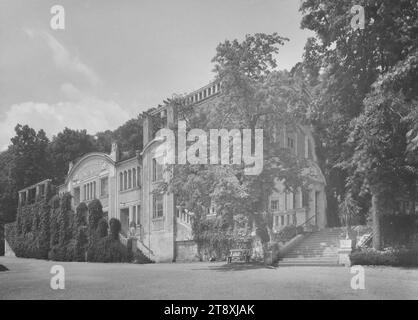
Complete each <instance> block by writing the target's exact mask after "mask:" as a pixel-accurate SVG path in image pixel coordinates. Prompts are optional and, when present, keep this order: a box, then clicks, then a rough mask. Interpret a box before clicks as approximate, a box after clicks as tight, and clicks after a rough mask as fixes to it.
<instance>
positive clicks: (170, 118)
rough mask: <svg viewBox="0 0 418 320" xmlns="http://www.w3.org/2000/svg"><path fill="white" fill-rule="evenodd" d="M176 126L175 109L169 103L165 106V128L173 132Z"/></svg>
mask: <svg viewBox="0 0 418 320" xmlns="http://www.w3.org/2000/svg"><path fill="white" fill-rule="evenodd" d="M176 124H177V108H176V107H175V106H174V105H173V104H172V103H170V104H169V105H168V106H167V128H169V129H171V130H173V129H174V128H175V127H176Z"/></svg>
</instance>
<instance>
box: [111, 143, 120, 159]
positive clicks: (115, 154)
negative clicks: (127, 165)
mask: <svg viewBox="0 0 418 320" xmlns="http://www.w3.org/2000/svg"><path fill="white" fill-rule="evenodd" d="M110 158H111V159H112V160H113V161H115V162H118V161H119V148H118V144H117V143H116V142H112V151H110Z"/></svg>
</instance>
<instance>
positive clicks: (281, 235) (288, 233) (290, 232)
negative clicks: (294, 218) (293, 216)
mask: <svg viewBox="0 0 418 320" xmlns="http://www.w3.org/2000/svg"><path fill="white" fill-rule="evenodd" d="M302 233H303V227H302V226H298V227H297V226H294V225H288V226H285V227H283V228H282V229H281V230H280V231H279V232H277V233H275V234H274V236H273V241H275V242H288V241H290V240H291V239H293V238H294V237H295V236H296V235H298V234H302Z"/></svg>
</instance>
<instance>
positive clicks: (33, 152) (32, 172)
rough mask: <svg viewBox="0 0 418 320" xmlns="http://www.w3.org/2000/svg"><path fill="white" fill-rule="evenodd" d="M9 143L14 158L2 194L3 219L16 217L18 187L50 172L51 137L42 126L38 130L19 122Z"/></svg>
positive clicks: (43, 177)
mask: <svg viewBox="0 0 418 320" xmlns="http://www.w3.org/2000/svg"><path fill="white" fill-rule="evenodd" d="M15 132H16V135H15V136H14V137H13V138H12V139H11V142H12V145H10V146H9V151H8V152H10V155H11V162H10V167H9V172H8V174H7V185H6V186H5V187H4V190H2V194H1V198H0V213H1V215H2V220H5V221H13V220H14V218H15V216H16V207H17V191H18V190H20V189H22V188H24V187H26V186H29V185H31V184H34V183H36V182H38V181H41V180H43V179H46V178H49V176H50V172H49V169H50V165H49V163H48V158H47V147H48V143H49V140H48V138H47V137H46V135H45V132H44V131H43V130H42V129H41V130H39V131H38V132H36V131H35V130H34V129H33V128H30V127H29V126H28V125H24V126H22V125H20V124H18V125H17V126H16V127H15Z"/></svg>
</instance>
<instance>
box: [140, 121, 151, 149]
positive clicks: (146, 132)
mask: <svg viewBox="0 0 418 320" xmlns="http://www.w3.org/2000/svg"><path fill="white" fill-rule="evenodd" d="M142 127H143V141H144V143H143V145H144V147H145V146H146V145H147V143H148V142H150V141H151V140H152V129H153V127H152V117H151V116H150V115H148V114H145V116H144V120H143V125H142Z"/></svg>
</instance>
